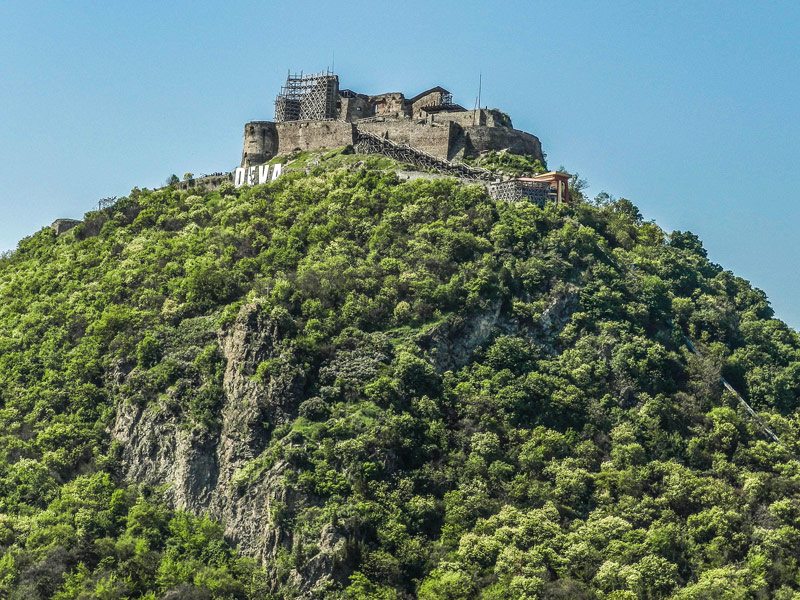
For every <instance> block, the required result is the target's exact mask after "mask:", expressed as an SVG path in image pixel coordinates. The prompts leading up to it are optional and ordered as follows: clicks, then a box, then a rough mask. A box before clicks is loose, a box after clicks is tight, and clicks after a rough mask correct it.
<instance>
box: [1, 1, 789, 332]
mask: <svg viewBox="0 0 800 600" xmlns="http://www.w3.org/2000/svg"><path fill="white" fill-rule="evenodd" d="M799 34H800V3H798V2H748V3H744V2H737V3H733V2H702V3H699V2H680V1H678V2H604V3H598V2H558V3H553V2H535V1H533V2H531V1H529V2H513V1H504V0H498V1H495V2H473V1H471V0H461V1H458V2H455V1H453V2H451V1H442V0H440V1H437V2H419V1H416V0H406V1H404V2H379V1H375V0H373V1H372V2H365V1H361V0H354V1H350V2H340V3H335V2H316V1H308V0H296V1H295V2H275V3H273V2H255V1H249V2H248V1H243V2H236V3H225V4H223V3H212V2H202V1H198V2H163V0H162V1H160V2H147V1H140V2H135V3H122V2H81V1H73V2H69V3H67V2H57V1H49V2H36V1H33V2H31V1H26V2H20V1H17V0H5V1H4V2H3V3H0V81H2V85H0V190H2V191H0V209H2V211H3V218H2V220H0V250H4V249H9V248H13V247H15V246H16V242H17V241H18V240H19V239H20V238H22V237H24V236H26V235H30V234H31V233H33V232H35V231H37V230H38V229H40V228H41V227H42V226H45V225H47V224H49V223H50V222H51V221H53V220H54V219H56V218H58V217H73V218H80V217H81V216H82V215H83V213H84V212H86V211H88V210H90V209H91V208H92V206H93V205H94V204H95V203H96V202H97V200H98V199H99V198H102V197H107V196H122V195H125V194H127V193H128V191H129V190H130V189H131V188H133V187H134V186H139V187H156V186H158V185H160V184H161V183H162V182H163V181H164V180H165V179H166V178H167V176H169V175H170V174H171V173H177V174H178V175H182V174H183V173H184V172H186V171H191V172H194V173H202V172H213V171H220V170H230V169H231V168H233V167H234V166H236V164H237V163H238V161H239V158H240V154H241V141H242V129H243V125H244V123H245V122H246V121H249V120H267V119H271V118H272V114H273V106H272V102H273V100H274V96H275V94H276V92H277V91H278V89H279V88H280V85H281V84H282V83H283V80H284V79H285V76H286V72H287V70H288V69H292V70H297V71H299V70H304V71H306V72H309V71H317V70H322V69H324V68H326V67H328V66H331V65H332V63H333V62H334V60H335V68H336V71H337V73H338V74H339V76H340V80H341V85H342V86H343V87H349V88H352V89H355V90H358V91H362V92H365V93H379V92H384V91H403V92H405V93H407V94H408V95H413V94H415V93H417V92H419V91H421V90H423V89H426V88H428V87H431V86H433V85H443V86H444V87H446V88H448V89H449V90H451V91H452V92H453V93H454V96H455V100H456V102H459V103H461V104H463V105H465V106H472V105H473V104H474V102H475V95H476V94H477V87H478V75H479V73H482V74H483V104H487V105H489V106H490V107H497V108H500V109H502V110H504V111H506V112H508V113H509V114H510V115H511V116H512V118H513V120H514V124H515V126H516V127H518V128H520V129H524V130H526V131H530V132H531V133H534V134H535V135H537V136H539V138H540V139H541V140H542V144H543V146H544V149H545V152H547V154H548V162H549V164H550V166H551V167H559V166H562V165H563V166H564V167H566V168H567V169H568V170H571V171H573V172H574V171H577V172H579V173H580V175H581V176H582V177H585V178H586V179H587V180H588V181H589V184H590V188H589V193H590V194H592V195H594V194H597V193H598V192H600V191H606V192H608V193H610V194H612V195H614V196H617V197H620V196H623V197H626V198H629V199H630V200H632V201H633V202H634V203H635V204H637V205H638V206H639V208H640V209H641V211H642V213H643V215H644V217H645V218H646V219H653V220H655V221H656V222H657V223H658V224H659V225H661V226H662V227H663V228H664V229H666V230H667V231H671V230H673V229H681V230H690V231H693V232H694V233H696V234H698V235H699V236H700V237H701V239H702V240H703V242H704V244H705V246H706V248H707V249H708V251H709V256H710V257H711V259H712V260H714V261H715V262H718V263H720V264H721V265H723V266H724V267H725V268H726V269H730V270H731V271H733V272H734V273H736V274H737V275H739V276H741V277H744V278H746V279H748V280H750V281H751V282H752V283H753V285H755V286H757V287H760V288H761V289H763V290H765V291H766V292H767V294H768V296H769V298H770V300H771V302H772V305H773V307H774V309H775V311H776V314H777V316H778V317H780V318H782V319H783V320H785V321H787V322H788V323H789V324H790V325H792V326H793V327H795V328H800V303H798V299H800V283H798V270H799V269H798V265H800V244H798V243H797V242H796V240H797V238H798V234H797V230H798V225H800V202H798V195H799V192H798V190H799V189H800V169H798V165H799V164H800V52H798V49H797V40H798V37H800V35H799Z"/></svg>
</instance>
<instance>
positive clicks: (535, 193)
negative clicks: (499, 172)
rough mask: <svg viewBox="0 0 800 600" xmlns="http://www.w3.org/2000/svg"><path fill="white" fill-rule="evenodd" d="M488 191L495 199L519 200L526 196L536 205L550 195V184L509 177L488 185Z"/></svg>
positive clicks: (542, 202)
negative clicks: (506, 179)
mask: <svg viewBox="0 0 800 600" xmlns="http://www.w3.org/2000/svg"><path fill="white" fill-rule="evenodd" d="M489 193H490V194H491V196H492V198H494V199H495V200H505V201H506V202H519V201H520V200H522V199H523V198H527V199H528V200H530V201H531V202H534V203H536V204H538V205H540V206H541V205H542V204H544V203H545V202H546V201H547V200H548V197H549V195H550V184H549V183H547V182H543V181H520V180H519V179H510V180H508V181H501V182H499V183H494V184H492V185H491V186H489Z"/></svg>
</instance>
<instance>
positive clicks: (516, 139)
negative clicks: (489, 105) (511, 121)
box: [464, 125, 544, 160]
mask: <svg viewBox="0 0 800 600" xmlns="http://www.w3.org/2000/svg"><path fill="white" fill-rule="evenodd" d="M464 131H465V133H466V135H467V148H468V153H472V152H475V153H478V152H485V151H487V150H495V151H498V152H499V151H502V150H507V151H509V152H511V153H512V154H528V155H530V156H533V157H534V158H538V159H539V160H542V159H543V158H544V156H543V155H542V143H541V142H540V141H539V138H537V137H536V136H535V135H531V134H530V133H526V132H524V131H520V130H519V129H511V128H510V127H479V126H477V125H476V126H475V127H464Z"/></svg>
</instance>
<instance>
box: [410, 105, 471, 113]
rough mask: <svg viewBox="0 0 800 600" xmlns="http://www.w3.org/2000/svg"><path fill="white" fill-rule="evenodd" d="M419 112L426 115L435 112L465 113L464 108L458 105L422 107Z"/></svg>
mask: <svg viewBox="0 0 800 600" xmlns="http://www.w3.org/2000/svg"><path fill="white" fill-rule="evenodd" d="M421 110H424V111H425V112H428V113H436V112H466V110H467V109H466V108H464V107H463V106H461V105H460V104H434V105H433V106H423V107H422V109H421Z"/></svg>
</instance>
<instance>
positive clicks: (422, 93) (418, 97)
mask: <svg viewBox="0 0 800 600" xmlns="http://www.w3.org/2000/svg"><path fill="white" fill-rule="evenodd" d="M433 92H441V93H442V94H449V93H450V92H448V91H447V90H446V89H444V88H443V87H442V86H439V85H437V86H436V87H432V88H431V89H429V90H425V91H424V92H420V93H419V94H417V95H416V96H414V97H413V98H409V99H408V101H409V102H410V103H411V104H414V102H416V101H417V100H419V99H420V98H423V97H425V96H427V95H428V94H432V93H433Z"/></svg>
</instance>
